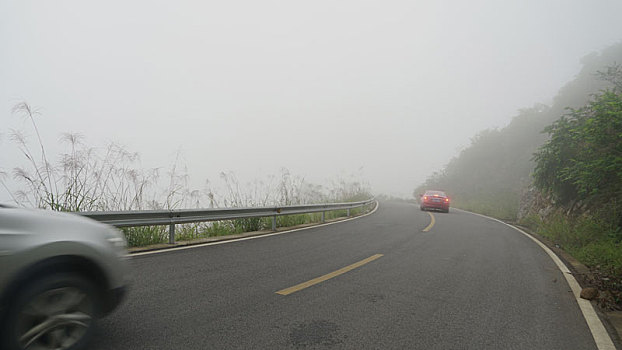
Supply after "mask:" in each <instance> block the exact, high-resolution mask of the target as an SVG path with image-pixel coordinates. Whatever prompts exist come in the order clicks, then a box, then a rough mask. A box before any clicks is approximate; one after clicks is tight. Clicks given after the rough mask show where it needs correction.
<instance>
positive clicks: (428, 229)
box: [423, 212, 436, 232]
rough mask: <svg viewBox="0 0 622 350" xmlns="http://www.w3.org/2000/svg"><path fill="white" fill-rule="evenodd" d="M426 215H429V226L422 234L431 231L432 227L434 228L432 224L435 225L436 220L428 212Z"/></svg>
mask: <svg viewBox="0 0 622 350" xmlns="http://www.w3.org/2000/svg"><path fill="white" fill-rule="evenodd" d="M428 214H429V215H430V224H429V225H428V226H427V227H426V228H424V229H423V232H428V231H430V230H431V229H432V227H433V226H434V223H436V219H434V215H432V213H430V212H428Z"/></svg>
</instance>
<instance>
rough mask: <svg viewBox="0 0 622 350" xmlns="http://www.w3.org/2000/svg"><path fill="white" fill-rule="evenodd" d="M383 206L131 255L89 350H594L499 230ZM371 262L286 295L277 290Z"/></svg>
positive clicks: (521, 246) (460, 215)
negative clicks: (129, 275) (334, 219)
mask: <svg viewBox="0 0 622 350" xmlns="http://www.w3.org/2000/svg"><path fill="white" fill-rule="evenodd" d="M433 215H434V217H435V219H436V220H435V221H436V222H435V224H434V226H433V227H432V228H431V229H430V230H429V231H428V232H422V230H423V229H424V228H426V227H427V226H428V225H429V224H430V216H429V215H428V214H427V213H425V212H420V211H419V208H418V207H417V206H415V205H412V204H404V203H382V204H381V206H380V208H379V209H378V211H377V212H376V213H374V214H372V215H369V216H367V217H364V218H360V219H358V220H353V221H349V222H344V223H338V224H334V225H329V226H325V227H318V228H313V229H309V230H304V231H299V232H293V233H287V234H282V235H277V236H270V237H263V238H259V239H252V240H246V241H240V242H233V243H227V244H222V245H215V246H207V247H200V248H194V249H187V250H181V251H171V252H166V253H161V254H155V255H147V256H141V257H134V258H132V265H133V268H134V270H135V277H134V283H133V285H132V288H131V291H130V293H129V295H128V298H127V300H126V301H125V303H123V304H122V305H121V306H120V307H119V308H118V309H117V310H116V311H115V312H114V313H113V314H111V315H109V316H108V317H107V318H105V319H102V320H101V321H100V324H99V329H98V331H97V333H96V335H95V337H94V339H93V343H92V346H91V347H90V349H107V350H109V349H115V350H123V349H150V350H154V349H324V348H334V349H530V350H533V349H596V346H595V345H594V341H593V339H592V336H591V334H590V332H589V329H588V327H587V324H586V322H585V320H584V319H583V316H582V315H581V312H580V310H579V308H578V306H577V303H576V301H575V299H574V297H573V295H572V293H571V292H570V288H569V286H568V284H567V283H566V281H565V279H564V277H563V276H562V274H561V272H560V271H559V270H558V268H557V267H556V266H555V265H554V263H553V262H552V261H551V259H550V258H549V257H548V256H547V255H546V253H545V252H544V251H543V250H542V249H541V248H540V247H538V246H537V245H536V244H534V243H533V242H532V241H531V240H529V238H527V237H525V236H523V235H522V234H520V233H519V232H516V231H515V230H513V229H511V228H509V227H507V226H505V225H502V224H500V223H498V222H495V221H492V220H489V219H485V218H482V217H479V216H475V215H472V214H468V213H464V212H459V211H451V212H450V213H449V214H443V213H434V214H433ZM377 254H382V256H381V257H376V259H375V260H373V261H370V262H367V263H366V264H363V265H361V266H358V267H356V268H353V269H352V270H350V271H347V272H344V273H343V274H340V275H338V276H336V277H333V278H329V279H326V280H324V281H322V282H319V283H317V284H315V285H311V286H309V287H308V288H304V289H301V290H298V291H296V292H293V293H291V294H288V295H281V294H277V293H276V292H278V291H281V290H283V289H285V288H289V287H292V286H296V285H298V284H300V283H302V282H306V281H309V280H312V279H314V278H317V277H320V276H324V275H326V274H329V273H332V272H335V271H338V270H340V269H342V268H344V267H346V266H350V265H352V264H354V263H357V262H361V261H363V260H364V259H367V258H370V257H372V256H375V255H377Z"/></svg>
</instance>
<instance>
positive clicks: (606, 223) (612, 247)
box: [521, 210, 622, 277]
mask: <svg viewBox="0 0 622 350" xmlns="http://www.w3.org/2000/svg"><path fill="white" fill-rule="evenodd" d="M614 217H615V216H614ZM610 218H611V215H605V214H604V213H602V212H598V213H593V214H592V215H582V216H579V217H576V218H572V217H569V216H567V215H566V214H565V213H563V212H561V211H559V210H558V211H556V212H554V213H553V214H551V215H549V216H548V217H547V218H546V220H542V219H541V218H540V217H538V216H537V215H530V216H529V217H527V218H525V219H523V220H522V221H521V224H523V225H525V226H527V227H529V228H530V229H532V230H534V231H535V232H537V233H538V234H540V235H542V236H544V237H547V238H549V239H551V240H552V241H553V242H555V243H556V244H558V245H560V246H561V247H562V248H563V249H564V250H566V251H567V252H568V253H570V254H571V255H572V256H573V257H575V258H576V259H577V260H579V261H580V262H581V263H583V264H585V265H586V266H589V267H594V268H597V269H599V270H601V271H603V272H605V273H607V274H610V275H611V276H618V277H620V276H622V236H621V234H620V230H619V229H618V228H617V225H616V224H615V222H614V221H612V220H611V219H610Z"/></svg>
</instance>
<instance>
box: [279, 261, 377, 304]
mask: <svg viewBox="0 0 622 350" xmlns="http://www.w3.org/2000/svg"><path fill="white" fill-rule="evenodd" d="M381 256H382V254H376V255H372V256H370V257H369V258H367V259H364V260H361V261H359V262H357V263H354V264H352V265H348V266H346V267H344V268H341V269H339V270H337V271H334V272H331V273H328V274H326V275H324V276H320V277H317V278H314V279H312V280H310V281H307V282H303V283H300V284H297V285H295V286H293V287H289V288H285V289H282V290H280V291H278V292H276V294H280V295H289V294H292V293H295V292H297V291H299V290H303V289H305V288H308V287H311V286H313V285H316V284H318V283H321V282H324V281H326V280H329V279H331V278H333V277H337V276H339V275H342V274H344V273H346V272H348V271H352V270H354V269H356V268H357V267H361V266H363V265H365V264H367V263H369V262H372V261H374V260H376V259H378V258H379V257H381Z"/></svg>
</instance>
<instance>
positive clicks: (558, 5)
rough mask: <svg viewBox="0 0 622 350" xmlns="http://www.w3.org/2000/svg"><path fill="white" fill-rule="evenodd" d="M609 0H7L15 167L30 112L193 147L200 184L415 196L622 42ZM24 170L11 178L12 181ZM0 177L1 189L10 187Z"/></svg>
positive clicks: (90, 137) (0, 141) (164, 160)
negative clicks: (290, 182)
mask: <svg viewBox="0 0 622 350" xmlns="http://www.w3.org/2000/svg"><path fill="white" fill-rule="evenodd" d="M621 13H622V2H620V1H618V0H611V1H587V0H585V1H513V2H509V1H493V0H490V1H483V0H478V1H469V2H465V1H459V0H453V1H426V2H423V1H360V0H359V1H338V2H335V1H306V2H302V1H248V0H240V1H219V2H201V1H176V2H169V1H142V0H136V1H129V2H128V1H106V2H90V1H75V0H66V1H28V0H21V1H13V0H5V1H1V2H0V48H1V49H0V50H1V54H0V170H3V171H5V172H7V173H10V172H11V169H13V168H14V167H16V166H18V165H20V164H21V163H23V162H24V157H23V155H22V154H20V153H19V151H18V150H17V148H16V147H14V145H13V143H12V141H11V137H10V135H11V130H13V129H16V130H26V131H28V133H29V134H30V135H31V136H32V131H30V130H31V129H29V126H28V120H25V119H24V118H22V117H20V116H19V115H16V114H15V113H12V108H13V107H14V106H15V105H16V104H18V103H20V102H23V101H26V102H28V103H29V104H30V105H31V106H32V107H34V108H36V109H37V111H38V115H37V124H38V126H39V129H40V131H41V136H42V139H43V140H44V142H45V144H46V147H48V152H49V153H50V154H51V156H50V157H51V158H53V157H54V154H57V153H58V152H60V150H61V145H59V142H58V140H59V138H60V135H62V134H63V133H66V132H72V133H79V134H81V135H83V137H84V139H83V140H84V142H85V143H87V144H88V145H90V146H97V147H104V146H105V145H106V144H107V143H109V142H117V143H119V144H121V145H124V147H126V148H127V149H128V150H131V151H133V152H137V153H139V154H140V156H141V159H142V164H143V165H144V166H145V167H146V168H149V167H167V166H170V164H172V163H173V162H174V161H175V159H176V157H177V156H178V155H181V159H182V160H183V163H185V165H186V166H187V168H188V172H189V174H190V179H191V180H190V181H191V183H192V185H193V186H195V187H200V186H202V184H203V183H204V181H205V180H206V179H210V180H214V179H217V178H218V176H219V175H218V174H219V173H220V172H222V171H232V172H234V173H235V174H237V176H238V177H239V178H240V179H241V180H242V181H251V180H253V179H255V178H257V177H261V176H265V175H266V174H275V173H278V172H279V171H280V169H282V168H287V169H289V171H290V172H291V173H293V174H297V175H300V176H302V177H304V178H305V180H306V181H309V182H312V183H320V184H321V183H324V182H326V181H330V179H333V178H335V177H355V178H357V179H360V180H362V181H365V182H367V183H369V185H370V186H371V188H372V190H373V192H374V193H376V194H379V193H384V194H390V195H397V196H410V195H411V193H412V190H413V189H414V188H415V187H417V186H418V185H419V184H421V183H422V182H423V181H424V180H425V178H426V177H427V176H428V175H430V174H431V173H432V172H433V171H436V170H439V169H441V168H442V166H443V165H444V164H446V163H447V162H448V161H449V160H450V159H451V157H452V156H454V155H455V154H457V153H458V152H459V151H460V150H461V149H462V148H463V147H465V146H467V145H468V144H469V142H470V138H471V137H472V136H473V135H475V134H476V133H477V132H478V131H480V130H482V129H486V128H494V127H501V126H504V125H506V124H507V123H508V122H509V121H510V119H511V118H512V117H513V116H514V115H516V114H517V111H518V109H520V108H525V107H530V106H532V105H534V104H535V103H545V104H550V103H551V101H552V99H553V97H554V96H555V94H556V93H557V91H558V90H559V89H560V88H561V87H562V86H563V85H564V84H565V83H566V82H568V81H570V80H571V79H572V78H573V77H574V75H575V74H577V73H578V71H579V69H580V67H581V58H582V57H584V56H586V55H588V54H590V53H591V52H594V51H598V50H601V49H603V48H605V47H606V46H608V45H611V44H613V43H616V42H619V41H620V40H621V39H622V21H620V14H621ZM9 183H11V182H9ZM7 199H8V197H7V194H6V193H5V191H4V190H2V189H0V201H3V200H7Z"/></svg>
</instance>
